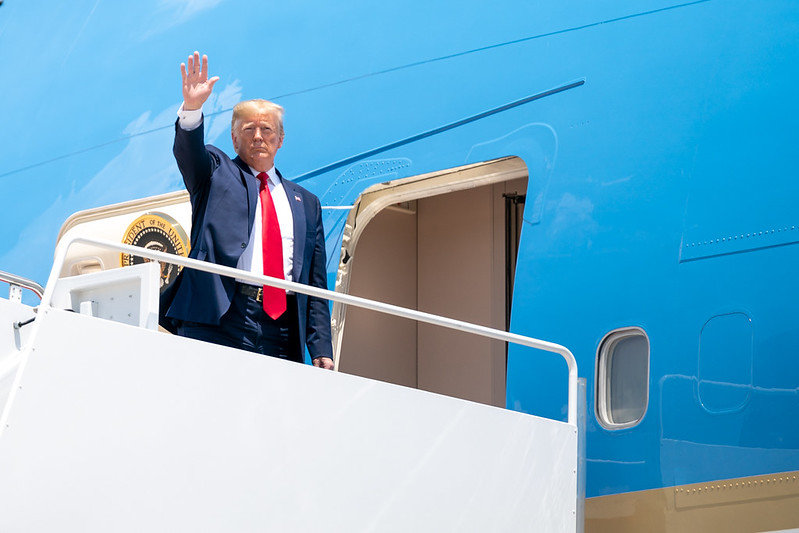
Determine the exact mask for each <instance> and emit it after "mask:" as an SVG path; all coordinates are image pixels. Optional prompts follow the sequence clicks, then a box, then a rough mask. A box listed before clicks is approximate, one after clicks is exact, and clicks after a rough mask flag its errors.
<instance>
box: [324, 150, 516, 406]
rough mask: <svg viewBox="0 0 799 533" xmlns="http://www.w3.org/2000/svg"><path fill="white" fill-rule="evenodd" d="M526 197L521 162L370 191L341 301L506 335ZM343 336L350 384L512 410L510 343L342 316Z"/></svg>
mask: <svg viewBox="0 0 799 533" xmlns="http://www.w3.org/2000/svg"><path fill="white" fill-rule="evenodd" d="M526 190H527V168H526V167H525V165H524V163H523V162H522V161H521V160H520V159H518V158H506V159H501V160H497V161H491V162H487V163H479V164H475V165H469V166H466V167H460V168H456V169H449V170H446V171H442V172H436V173H432V174H426V175H423V176H416V177H412V178H405V179H402V180H396V181H392V182H388V183H384V184H381V185H377V186H374V187H371V188H369V189H367V190H366V191H365V192H364V193H363V194H361V196H360V197H359V198H358V201H357V202H356V204H355V206H354V208H353V210H352V211H351V213H350V215H349V217H348V219H347V226H346V228H345V234H344V239H343V251H342V260H341V264H340V268H339V279H338V280H337V284H336V290H338V291H340V292H346V293H349V294H353V295H356V296H362V297H366V298H371V299H374V300H378V301H383V302H387V303H391V304H395V305H399V306H402V307H408V308H411V309H417V310H419V311H424V312H428V313H433V314H437V315H442V316H446V317H450V318H454V319H458V320H464V321H467V322H472V323H475V324H481V325H484V326H489V327H492V328H496V329H501V330H507V324H508V323H509V319H510V316H509V314H510V298H511V296H512V293H513V291H512V283H513V277H514V268H515V264H516V254H517V249H518V242H519V230H520V228H521V217H522V211H523V206H524V199H525V194H526ZM333 331H334V344H335V346H336V352H337V353H336V361H337V365H338V369H339V370H340V371H342V372H346V373H349V374H355V375H360V376H364V377H369V378H373V379H379V380H382V381H387V382H391V383H396V384H399V385H404V386H408V387H414V388H419V389H423V390H427V391H431V392H437V393H441V394H446V395H449V396H455V397H458V398H464V399H468V400H472V401H476V402H481V403H485V404H489V405H495V406H504V405H505V372H506V347H505V344H504V343H503V342H500V341H494V340H489V339H485V338H478V337H475V336H473V335H468V334H465V333H461V332H457V331H453V330H448V329H444V328H440V327H437V326H433V325H429V324H417V323H416V322H414V321H410V320H406V319H403V318H398V317H393V316H388V315H384V314H380V313H375V312H371V311H366V310H362V309H357V308H346V306H342V305H340V304H335V305H334V307H333Z"/></svg>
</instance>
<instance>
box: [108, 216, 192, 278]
mask: <svg viewBox="0 0 799 533" xmlns="http://www.w3.org/2000/svg"><path fill="white" fill-rule="evenodd" d="M122 242H123V243H124V244H130V245H133V246H141V247H142V248H147V249H148V250H154V251H157V252H166V253H168V254H175V255H180V256H183V257H188V255H189V239H188V237H187V236H186V232H185V231H183V228H182V227H181V225H180V224H178V222H177V221H176V220H175V219H174V218H172V217H170V216H169V215H167V214H165V213H158V212H152V213H145V214H144V215H142V216H140V217H139V218H137V219H136V220H134V221H133V223H132V224H131V225H130V226H128V229H127V230H125V235H124V237H123V238H122ZM119 261H120V264H121V266H123V267H125V266H130V265H138V264H140V263H145V262H149V261H150V260H149V259H145V258H143V257H139V256H137V255H132V254H126V253H122V254H120V258H119ZM179 272H180V267H179V266H178V265H172V264H169V263H161V290H162V291H163V290H164V289H165V288H167V287H168V286H169V284H170V283H172V282H173V281H175V278H176V277H177V276H178V273H179Z"/></svg>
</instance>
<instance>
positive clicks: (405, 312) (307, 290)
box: [41, 236, 577, 425]
mask: <svg viewBox="0 0 799 533" xmlns="http://www.w3.org/2000/svg"><path fill="white" fill-rule="evenodd" d="M75 243H83V244H88V245H93V246H98V247H100V248H108V249H111V250H118V251H120V252H123V253H128V254H131V255H136V256H138V257H145V258H147V259H151V260H155V261H162V262H165V263H171V264H175V265H179V266H182V267H186V268H194V269H197V270H201V271H203V272H210V273H212V274H218V275H220V276H227V277H232V278H237V279H242V280H246V281H249V282H251V283H254V284H257V285H269V286H272V287H279V288H281V289H286V290H291V291H294V292H297V293H302V294H307V295H309V296H315V297H317V298H323V299H325V300H332V301H334V302H341V303H342V304H345V305H352V306H355V307H360V308H363V309H369V310H372V311H378V312H380V313H386V314H389V315H394V316H399V317H402V318H407V319H410V320H417V321H419V322H425V323H427V324H433V325H436V326H442V327H445V328H449V329H454V330H457V331H463V332H465V333H472V334H474V335H480V336H483V337H489V338H492V339H496V340H500V341H504V342H510V343H513V344H519V345H521V346H527V347H529V348H535V349H537V350H543V351H546V352H551V353H556V354H559V355H560V356H561V357H563V358H564V359H565V360H566V364H567V365H568V367H569V396H568V402H569V403H568V423H569V424H570V425H576V424H577V361H576V360H575V358H574V355H572V353H571V352H570V351H569V349H568V348H566V347H565V346H561V345H559V344H554V343H551V342H547V341H542V340H538V339H533V338H532V337H525V336H523V335H517V334H515V333H510V332H507V331H502V330H498V329H493V328H488V327H485V326H480V325H478V324H471V323H469V322H463V321H460V320H454V319H451V318H446V317H442V316H438V315H433V314H430V313H425V312H422V311H416V310H415V309H407V308H405V307H400V306H397V305H392V304H387V303H382V302H376V301H374V300H369V299H366V298H361V297H358V296H352V295H350V294H342V293H338V292H334V291H329V290H326V289H319V288H317V287H311V286H310V285H305V284H302V283H295V282H293V281H286V280H284V279H278V278H273V277H270V276H259V275H256V274H253V273H251V272H246V271H243V270H238V269H235V268H231V267H226V266H222V265H217V264H214V263H208V262H205V261H199V260H197V259H191V258H187V257H181V256H178V255H173V254H168V253H164V252H157V251H154V250H148V249H146V248H140V247H138V246H131V245H128V244H121V243H115V242H109V241H102V240H98V239H90V238H88V237H80V236H73V237H69V238H66V239H64V240H63V241H61V242H60V243H59V245H58V247H57V248H56V256H55V261H54V262H53V269H52V271H51V272H50V278H49V279H48V280H47V287H46V288H45V291H44V296H43V297H42V304H41V305H42V307H45V308H46V307H50V306H51V301H52V298H53V291H54V289H55V284H56V282H57V281H58V277H59V273H60V272H61V268H62V265H63V263H64V260H65V259H66V255H67V250H68V249H69V247H70V246H72V245H73V244H75Z"/></svg>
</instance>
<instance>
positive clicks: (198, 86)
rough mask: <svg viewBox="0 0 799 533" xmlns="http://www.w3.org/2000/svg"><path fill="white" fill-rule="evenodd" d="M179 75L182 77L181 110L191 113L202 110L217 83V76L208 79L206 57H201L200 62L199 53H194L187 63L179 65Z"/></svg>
mask: <svg viewBox="0 0 799 533" xmlns="http://www.w3.org/2000/svg"><path fill="white" fill-rule="evenodd" d="M187 64H188V68H187V67H186V65H187ZM180 74H181V75H182V76H183V109H185V110H187V111H191V110H193V109H200V108H202V106H203V104H204V103H205V101H206V100H208V97H209V96H211V91H213V90H214V84H215V83H216V82H218V81H219V76H214V77H213V78H211V79H210V80H209V79H208V56H206V55H203V58H202V62H200V52H194V55H190V56H189V59H188V61H187V63H181V64H180Z"/></svg>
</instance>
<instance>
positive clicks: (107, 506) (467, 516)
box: [0, 237, 580, 532]
mask: <svg viewBox="0 0 799 533" xmlns="http://www.w3.org/2000/svg"><path fill="white" fill-rule="evenodd" d="M76 244H77V245H81V246H93V247H98V248H108V249H112V250H114V251H115V252H122V253H128V254H134V255H137V256H140V257H144V258H147V259H149V260H151V261H152V262H148V263H144V264H139V265H135V266H131V267H127V268H120V269H113V270H107V271H101V272H93V273H89V274H83V275H79V276H73V277H68V278H62V277H61V275H60V273H61V270H62V262H63V260H64V257H65V254H66V253H67V249H68V248H70V247H71V246H73V245H76ZM157 261H161V262H170V263H173V264H177V265H180V266H182V267H184V268H198V269H202V270H205V271H210V272H215V273H218V274H221V275H228V276H236V277H239V278H240V279H247V280H248V281H252V282H255V283H268V284H271V285H274V286H278V287H282V288H286V289H290V290H293V291H296V292H302V293H306V294H311V295H314V296H320V297H324V298H328V299H331V300H334V301H337V302H341V303H343V304H345V305H348V306H356V307H362V308H366V309H371V310H373V311H376V312H383V313H390V314H394V315H397V316H403V317H405V318H408V319H412V320H421V321H425V322H428V323H434V324H437V325H440V326H442V327H448V328H453V329H458V330H460V331H465V332H470V333H473V334H476V335H483V336H487V337H490V338H494V339H499V340H502V341H506V342H513V343H518V344H522V345H524V346H529V347H532V348H536V349H539V350H546V351H550V352H555V353H559V354H561V355H563V356H564V358H565V359H566V361H567V363H568V364H569V407H568V421H567V422H561V421H555V420H549V419H544V418H539V417H536V416H531V415H527V414H524V413H519V412H514V411H510V410H506V409H501V408H497V407H492V406H488V405H482V404H478V403H474V402H470V401H465V400H461V399H457V398H452V397H448V396H444V395H440V394H434V393H429V392H425V391H421V390H417V389H413V388H408V387H402V386H398V385H393V384H389V383H384V382H380V381H376V380H371V379H366V378H362V377H357V376H352V375H348V374H345V373H341V372H329V371H323V370H320V369H317V368H314V367H312V366H308V365H298V364H296V363H291V362H287V361H282V360H278V359H274V358H270V357H263V356H258V355H255V354H251V353H248V352H243V351H240V350H235V349H231V348H225V347H220V346H216V345H212V344H207V343H203V342H199V341H195V340H191V339H186V338H181V337H177V336H172V335H169V334H166V333H164V332H161V331H158V327H157V314H158V298H157V296H158V292H159V279H160V278H159V272H160V271H159V265H158V263H157ZM10 283H11V285H12V291H11V294H12V297H10V298H9V299H0V411H1V412H2V417H1V418H0V501H2V502H3V505H2V512H0V531H9V532H12V531H76V532H77V531H80V532H95V531H96V532H99V531H103V532H105V531H117V532H124V531H131V532H132V531H137V532H138V531H192V532H202V531H253V532H255V531H258V532H263V531H281V532H283V531H285V532H355V531H376V532H391V531H397V532H399V531H402V532H409V531H413V532H420V531H430V532H442V531H474V532H486V531H501V532H507V531H558V532H561V531H562V532H573V531H578V529H579V528H578V524H579V522H580V520H579V517H578V515H579V513H580V505H579V501H580V499H579V498H578V493H579V487H578V485H579V483H578V479H579V476H578V424H577V414H578V411H577V407H578V400H577V398H578V392H577V391H578V380H577V369H576V364H575V362H574V358H573V357H572V355H571V353H570V352H569V351H568V350H567V349H566V348H564V347H562V346H558V345H555V344H551V343H547V342H543V341H538V340H535V339H531V338H528V337H522V336H519V335H514V334H510V333H507V332H503V331H499V330H493V329H490V328H485V327H482V326H476V325H473V324H467V323H463V322H458V321H454V320H450V319H447V318H443V317H436V316H432V315H428V314H425V313H420V312H418V311H414V310H410V309H403V308H399V307H396V306H391V305H387V304H382V303H379V302H374V301H369V300H365V299H362V298H357V297H354V296H350V295H346V294H339V293H335V292H329V291H324V290H320V289H315V288H311V287H307V286H304V285H298V284H294V283H292V282H288V281H284V280H276V279H273V278H266V277H263V276H254V275H252V274H248V273H245V272H241V271H236V270H234V269H229V268H226V267H221V266H217V265H212V264H209V263H205V262H199V261H195V260H192V259H188V258H183V257H177V256H174V255H169V254H165V253H163V252H159V251H155V250H147V249H143V248H138V247H134V246H129V245H125V244H118V243H111V242H105V241H100V240H93V239H88V238H84V237H71V238H68V239H65V240H63V241H62V242H61V243H60V244H59V247H58V249H57V253H56V260H55V264H54V265H53V269H52V274H51V276H50V280H49V281H48V283H47V286H46V288H45V290H44V294H43V298H42V301H41V305H39V306H38V308H37V309H33V308H31V307H30V306H27V305H25V304H23V303H21V302H20V301H19V299H18V298H17V291H18V289H13V287H18V286H19V284H18V283H16V282H13V281H12V282H10ZM31 319H33V320H31ZM532 351H533V350H531V352H532Z"/></svg>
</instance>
